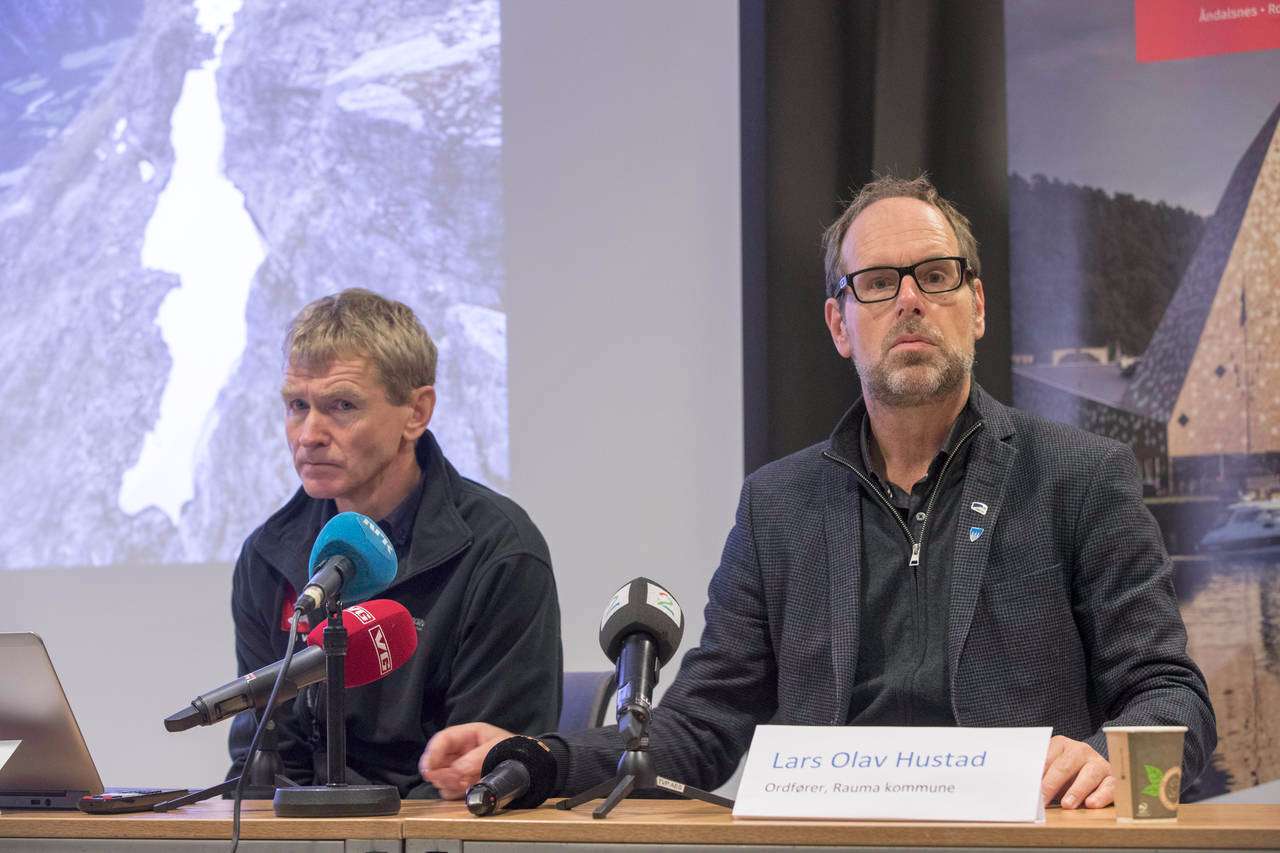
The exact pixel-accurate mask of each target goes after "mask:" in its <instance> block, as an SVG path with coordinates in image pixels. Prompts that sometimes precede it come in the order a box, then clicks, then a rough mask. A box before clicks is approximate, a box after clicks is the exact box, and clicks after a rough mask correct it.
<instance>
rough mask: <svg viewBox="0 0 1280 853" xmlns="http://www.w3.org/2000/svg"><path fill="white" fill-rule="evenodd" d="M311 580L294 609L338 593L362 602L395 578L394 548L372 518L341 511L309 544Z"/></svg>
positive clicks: (317, 604)
mask: <svg viewBox="0 0 1280 853" xmlns="http://www.w3.org/2000/svg"><path fill="white" fill-rule="evenodd" d="M308 574H309V576H310V582H309V583H308V584H307V586H306V587H305V588H304V589H303V590H302V592H301V593H300V594H299V595H298V600H297V603H295V604H294V610H295V611H296V612H298V613H303V614H306V613H310V612H311V611H312V610H315V609H316V608H317V607H320V606H322V605H323V604H324V603H325V602H326V601H328V600H329V599H331V598H333V597H334V596H335V595H337V594H338V593H339V592H341V593H342V598H343V600H344V601H346V602H348V603H353V602H358V601H364V600H366V599H368V598H370V597H371V596H374V595H377V594H378V593H380V592H382V591H383V590H384V589H386V588H387V587H389V586H390V585H391V582H392V581H393V580H395V578H396V549H395V548H393V547H392V546H391V540H390V539H388V538H387V535H386V534H385V533H383V532H382V528H381V527H379V526H378V524H377V522H375V521H374V520H373V519H372V518H370V517H369V516H367V515H361V514H360V513H358V512H343V513H339V514H338V515H335V516H334V517H333V518H331V519H329V523H328V524H326V525H325V526H324V529H322V530H321V531H320V535H319V536H317V537H316V543H315V545H313V546H311V568H310V569H309V570H308Z"/></svg>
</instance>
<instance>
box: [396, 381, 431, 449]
mask: <svg viewBox="0 0 1280 853" xmlns="http://www.w3.org/2000/svg"><path fill="white" fill-rule="evenodd" d="M435 410H436V389H435V386H434V385H423V386H422V387H421V388H414V389H413V390H412V391H411V392H409V420H407V421H405V425H404V437H405V438H406V439H408V440H409V441H417V440H418V439H419V438H420V437H421V436H422V434H423V433H424V432H426V431H427V424H429V423H431V415H432V414H433V413H434V412H435Z"/></svg>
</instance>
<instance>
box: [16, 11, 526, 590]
mask: <svg viewBox="0 0 1280 853" xmlns="http://www.w3.org/2000/svg"><path fill="white" fill-rule="evenodd" d="M55 5H56V8H54V6H55ZM0 34H2V35H0V42H2V44H0V46H2V48H3V49H0V258H3V259H4V263H3V266H2V267H0V309H2V310H3V313H4V318H5V322H4V323H3V324H0V348H2V351H3V352H5V353H6V365H5V369H4V370H3V371H0V401H3V405H0V434H2V435H4V436H5V442H4V444H3V446H2V447H0V469H2V470H3V471H4V474H5V477H4V480H5V485H6V488H5V490H4V491H3V493H0V512H2V513H3V515H4V517H5V519H6V524H5V525H4V526H3V531H4V532H3V533H0V537H2V538H0V554H3V557H0V567H3V568H27V567H37V566H52V565H58V566H76V565H108V564H112V563H119V562H126V561H128V562H135V563H136V562H154V563H182V562H207V561H215V560H216V561H220V560H227V559H231V558H233V557H234V556H235V554H236V552H237V550H238V548H239V546H240V543H241V542H242V541H243V539H244V537H245V536H246V535H247V534H248V533H249V531H250V530H251V529H252V528H253V527H254V526H256V524H258V523H260V522H261V521H262V520H263V519H264V518H265V517H266V516H267V515H268V514H269V513H270V512H271V511H272V510H273V509H274V508H275V507H277V506H279V505H280V504H281V503H282V502H283V501H284V500H285V499H286V498H287V496H288V495H289V494H290V493H291V492H292V490H293V489H295V488H296V487H297V479H296V477H295V475H294V473H293V470H292V467H291V465H290V462H289V458H288V452H287V450H286V447H285V443H284V437H283V419H282V410H281V404H280V401H279V386H280V375H281V353H280V341H281V337H282V335H283V331H284V328H285V326H286V324H287V322H288V320H289V319H290V318H291V317H292V316H293V315H294V313H296V312H297V310H298V309H299V308H301V307H302V306H303V305H304V304H305V303H307V302H309V301H311V300H312V299H315V298H316V297H318V296H322V295H324V294H327V293H332V292H334V291H337V290H340V289H342V288H346V287H355V286H362V287H369V288H371V289H374V290H377V291H378V292H380V293H383V294H385V295H387V296H390V297H392V298H395V299H399V300H401V301H404V302H406V303H407V304H409V305H411V306H412V307H413V308H414V310H415V311H416V312H417V313H418V315H419V317H420V318H421V319H422V320H423V322H424V323H425V324H426V326H427V328H428V330H429V331H430V332H431V334H432V336H433V338H434V339H435V340H436V343H437V344H438V346H439V348H440V367H439V373H438V377H437V389H438V392H439V396H440V403H439V406H438V407H437V410H436V416H435V419H434V420H433V422H432V428H433V430H434V431H435V433H436V435H437V437H438V438H439V439H440V441H441V444H442V445H443V446H444V448H445V451H446V453H448V455H449V456H450V458H451V459H452V460H453V461H454V463H455V464H456V465H457V466H458V467H459V468H460V469H461V470H462V472H463V473H464V474H466V475H468V476H471V477H474V478H476V479H479V480H481V481H483V482H486V483H489V484H491V485H494V486H495V487H498V488H502V487H504V486H505V484H506V480H507V477H508V454H507V379H506V376H507V372H506V315H505V312H504V308H503V294H504V289H505V271H504V269H503V266H502V249H501V247H502V205H501V201H502V197H501V183H500V181H501V175H500V163H501V140H502V124H501V98H500V88H499V84H500V69H499V55H500V27H499V17H498V3H497V0H488V1H487V2H416V3H415V2H396V1H395V0H363V2H362V1H361V0H355V2H351V0H344V2H308V3H305V4H298V3H291V4H281V3H276V2H267V1H266V0H245V2H244V3H243V5H242V6H239V7H237V6H236V5H235V4H234V3H231V4H228V3H225V2H204V0H198V2H195V3H191V2H176V0H148V1H147V2H132V3H131V2H113V3H109V4H103V3H89V2H85V3H71V2H67V3H61V4H49V5H47V6H39V5H38V4H37V6H36V7H35V8H26V7H18V6H15V5H13V4H5V5H4V6H3V7H0Z"/></svg>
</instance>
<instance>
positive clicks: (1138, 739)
mask: <svg viewBox="0 0 1280 853" xmlns="http://www.w3.org/2000/svg"><path fill="white" fill-rule="evenodd" d="M1103 730H1104V731H1105V732H1106V733H1107V752H1108V757H1109V760H1110V762H1111V771H1112V773H1113V774H1114V775H1115V777H1116V819H1117V820H1120V821H1128V820H1135V819H1138V820H1176V819H1177V816H1178V799H1179V794H1180V792H1181V787H1182V747H1183V737H1184V735H1185V733H1186V728H1185V727H1184V726H1104V727H1103ZM1166 768H1167V769H1166Z"/></svg>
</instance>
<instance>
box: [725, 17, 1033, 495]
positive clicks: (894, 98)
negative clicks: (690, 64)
mask: <svg viewBox="0 0 1280 853" xmlns="http://www.w3.org/2000/svg"><path fill="white" fill-rule="evenodd" d="M1003 21H1004V18H1003V5H1002V4H1001V3H1000V2H997V0H980V1H979V2H971V3H964V4H955V3H952V4H947V3H942V2H926V1H925V0H910V2H891V0H881V2H874V0H866V2H848V0H844V2H841V0H808V2H804V3H766V2H763V0H741V2H740V15H739V26H740V33H741V44H742V48H741V53H742V114H743V125H742V140H743V141H742V152H743V153H742V159H743V163H742V171H743V188H742V198H743V212H742V220H743V286H744V290H743V366H744V406H745V424H746V436H745V438H746V441H745V448H744V453H745V461H746V469H747V470H748V471H752V470H754V469H755V468H757V467H759V466H760V465H762V464H764V463H765V462H768V461H770V460H772V459H776V458H778V457H780V456H783V455H785V454H787V453H790V452H792V451H794V450H798V449H800V448H802V447H805V446H807V445H809V444H812V443H813V442H815V441H818V440H821V439H822V438H823V437H825V436H826V434H827V432H828V431H829V430H830V429H831V427H832V426H833V425H834V423H835V421H836V419H837V418H838V417H839V415H840V413H841V412H843V411H844V410H845V409H846V408H847V407H848V406H849V404H850V403H852V402H853V400H854V399H856V397H857V393H858V390H857V382H856V377H855V376H854V374H853V372H852V369H851V368H850V367H849V366H848V364H847V363H846V362H843V361H841V360H840V358H839V357H838V356H837V354H836V352H835V350H834V348H833V347H832V345H831V340H830V337H829V336H828V334H827V331H826V327H825V326H824V325H823V323H822V303H823V298H824V295H823V286H822V280H823V277H822V259H821V253H820V240H821V235H822V230H823V228H824V227H825V226H826V225H828V224H829V223H830V222H831V221H832V220H834V219H835V218H836V217H837V216H838V215H839V213H840V210H841V206H842V202H843V201H845V200H847V199H849V198H850V197H851V196H852V195H853V193H854V192H855V191H856V189H857V187H858V186H860V185H861V184H862V183H864V182H866V181H867V180H869V179H870V178H871V176H872V173H873V172H886V171H892V172H894V173H895V174H899V175H914V174H916V173H917V172H921V171H927V172H929V173H930V175H931V176H932V177H933V179H934V181H935V183H936V184H937V185H938V187H939V189H940V190H941V191H942V193H943V195H945V196H947V197H948V198H950V199H951V200H952V201H954V202H956V203H957V204H958V205H959V207H960V209H961V210H962V211H964V212H965V213H966V215H968V216H969V218H970V219H971V220H972V221H973V226H974V232H975V234H976V235H977V238H978V240H979V242H980V244H981V257H982V264H983V276H982V280H983V285H984V286H985V289H986V294H987V334H986V337H985V339H984V340H983V341H982V342H981V343H979V345H978V362H977V366H976V368H975V373H976V375H977V378H978V381H979V382H981V383H982V384H983V386H985V387H986V388H987V390H989V391H991V392H992V393H993V394H995V395H996V396H997V397H999V398H1000V399H1003V400H1008V399H1009V397H1010V392H1011V388H1010V371H1009V352H1010V349H1009V341H1010V331H1009V287H1008V266H1009V264H1008V254H1009V251H1008V242H1009V241H1008V230H1009V229H1008V198H1007V190H1006V186H1005V169H1006V167H1005V163H1006V142H1005V107H1004V103H1005V100H1004V39H1003Z"/></svg>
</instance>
